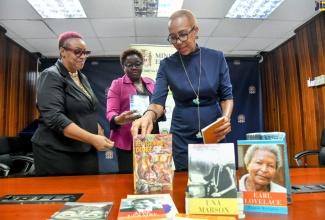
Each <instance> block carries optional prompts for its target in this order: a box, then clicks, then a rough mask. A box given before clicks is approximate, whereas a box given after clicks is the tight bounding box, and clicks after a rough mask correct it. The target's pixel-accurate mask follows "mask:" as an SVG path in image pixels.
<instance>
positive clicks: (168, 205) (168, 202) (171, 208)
mask: <svg viewBox="0 0 325 220" xmlns="http://www.w3.org/2000/svg"><path fill="white" fill-rule="evenodd" d="M154 197H161V198H162V206H163V208H164V211H165V213H166V216H167V219H174V217H175V215H176V214H177V213H178V210H177V207H176V205H175V203H174V201H173V199H172V197H171V196H170V194H168V193H167V194H145V195H128V196H127V198H128V199H132V198H133V199H141V198H154Z"/></svg>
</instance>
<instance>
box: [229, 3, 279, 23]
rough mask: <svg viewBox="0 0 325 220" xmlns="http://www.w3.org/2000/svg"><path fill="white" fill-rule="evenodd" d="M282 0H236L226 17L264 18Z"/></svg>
mask: <svg viewBox="0 0 325 220" xmlns="http://www.w3.org/2000/svg"><path fill="white" fill-rule="evenodd" d="M283 1H284V0H236V2H235V3H234V4H233V5H232V7H231V9H230V10H229V12H228V14H227V15H226V17H227V18H260V19H263V18H266V17H267V16H269V14H271V13H272V12H273V10H274V9H276V8H277V7H278V6H279V5H280V4H281V3H282V2H283Z"/></svg>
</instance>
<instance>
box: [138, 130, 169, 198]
mask: <svg viewBox="0 0 325 220" xmlns="http://www.w3.org/2000/svg"><path fill="white" fill-rule="evenodd" d="M133 178H134V191H135V193H143V192H157V191H162V190H172V189H173V178H174V163H173V157H172V134H147V135H146V136H145V138H144V139H143V140H141V139H140V138H137V139H136V140H134V142H133Z"/></svg>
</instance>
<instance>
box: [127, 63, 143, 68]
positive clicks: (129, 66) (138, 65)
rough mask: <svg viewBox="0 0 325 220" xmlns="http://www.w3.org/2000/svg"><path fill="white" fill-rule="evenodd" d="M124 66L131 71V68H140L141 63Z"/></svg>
mask: <svg viewBox="0 0 325 220" xmlns="http://www.w3.org/2000/svg"><path fill="white" fill-rule="evenodd" d="M124 66H125V67H126V68H128V69H132V68H133V67H135V68H137V69H140V68H141V67H142V62H135V63H124Z"/></svg>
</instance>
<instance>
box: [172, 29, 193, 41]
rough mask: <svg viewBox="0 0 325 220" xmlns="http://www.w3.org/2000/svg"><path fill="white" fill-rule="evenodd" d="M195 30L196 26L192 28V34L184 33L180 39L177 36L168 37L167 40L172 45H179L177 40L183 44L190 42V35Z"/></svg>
mask: <svg viewBox="0 0 325 220" xmlns="http://www.w3.org/2000/svg"><path fill="white" fill-rule="evenodd" d="M194 28H195V26H194V27H192V29H191V30H190V32H188V33H182V34H180V35H179V36H178V37H176V36H168V38H167V40H168V42H169V43H171V44H176V43H177V40H180V41H181V42H185V41H187V40H188V35H189V34H190V33H191V32H192V31H193V30H194Z"/></svg>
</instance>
